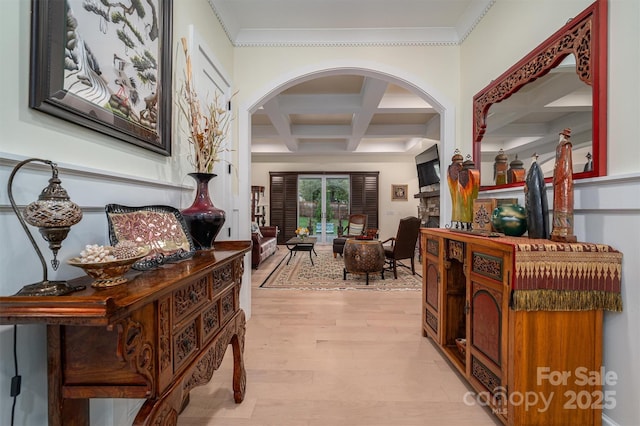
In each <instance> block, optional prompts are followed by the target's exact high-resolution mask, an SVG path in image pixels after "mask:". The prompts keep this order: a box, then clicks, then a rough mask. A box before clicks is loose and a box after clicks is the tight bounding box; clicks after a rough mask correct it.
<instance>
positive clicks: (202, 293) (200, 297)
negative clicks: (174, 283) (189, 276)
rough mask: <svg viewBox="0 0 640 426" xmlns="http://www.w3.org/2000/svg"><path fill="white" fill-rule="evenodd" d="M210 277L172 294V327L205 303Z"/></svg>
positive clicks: (207, 298) (207, 296)
mask: <svg viewBox="0 0 640 426" xmlns="http://www.w3.org/2000/svg"><path fill="white" fill-rule="evenodd" d="M210 280H211V275H205V276H203V277H201V278H200V279H198V280H197V281H194V282H192V283H190V284H188V285H186V286H184V287H182V288H180V289H178V290H176V291H174V292H173V297H172V299H173V325H174V327H175V326H176V325H177V324H178V323H180V321H182V320H183V319H185V318H186V317H188V316H189V315H190V314H191V313H192V312H194V311H195V310H196V309H197V308H199V307H200V306H202V305H203V304H205V303H207V302H208V301H209V300H210V297H209V291H208V290H209V282H210Z"/></svg>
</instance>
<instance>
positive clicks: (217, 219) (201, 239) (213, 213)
mask: <svg viewBox="0 0 640 426" xmlns="http://www.w3.org/2000/svg"><path fill="white" fill-rule="evenodd" d="M189 176H191V177H192V178H193V179H195V181H196V185H197V186H196V197H195V200H193V204H191V206H190V207H188V208H186V209H184V210H182V212H181V213H182V216H183V217H184V220H185V223H186V224H187V229H188V230H189V233H190V234H191V238H192V239H193V244H194V246H195V249H196V250H209V249H212V248H213V242H214V241H215V239H216V237H217V236H218V233H219V232H220V229H222V226H223V225H224V222H225V219H226V215H225V212H224V210H222V209H219V208H217V207H216V206H214V205H213V202H212V201H211V197H209V181H210V180H211V179H212V178H214V177H216V176H217V175H216V174H214V173H189Z"/></svg>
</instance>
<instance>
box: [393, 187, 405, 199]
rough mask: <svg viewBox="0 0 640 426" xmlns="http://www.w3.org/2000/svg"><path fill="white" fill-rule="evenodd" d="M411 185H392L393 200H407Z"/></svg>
mask: <svg viewBox="0 0 640 426" xmlns="http://www.w3.org/2000/svg"><path fill="white" fill-rule="evenodd" d="M408 190H409V185H391V201H407V200H408V197H407V191H408Z"/></svg>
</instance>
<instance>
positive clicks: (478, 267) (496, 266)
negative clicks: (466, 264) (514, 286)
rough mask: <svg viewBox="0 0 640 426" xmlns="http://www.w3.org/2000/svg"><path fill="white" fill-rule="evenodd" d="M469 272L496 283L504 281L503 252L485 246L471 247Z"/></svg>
mask: <svg viewBox="0 0 640 426" xmlns="http://www.w3.org/2000/svg"><path fill="white" fill-rule="evenodd" d="M470 251H471V272H472V273H473V274H478V275H481V276H483V277H485V278H488V279H490V280H492V281H494V282H496V283H500V284H501V283H503V282H505V279H504V277H505V273H506V272H505V271H506V265H505V261H506V260H508V259H505V254H504V253H502V252H499V251H494V250H490V249H487V248H482V249H479V248H478V247H475V246H472V247H471V250H470Z"/></svg>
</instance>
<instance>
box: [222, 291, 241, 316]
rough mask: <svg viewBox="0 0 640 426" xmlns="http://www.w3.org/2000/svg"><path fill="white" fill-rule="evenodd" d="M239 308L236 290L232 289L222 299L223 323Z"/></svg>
mask: <svg viewBox="0 0 640 426" xmlns="http://www.w3.org/2000/svg"><path fill="white" fill-rule="evenodd" d="M238 308H239V306H238V299H237V295H236V291H235V288H230V289H229V290H228V291H227V292H226V293H224V294H223V295H222V296H221V297H220V315H221V318H222V320H221V323H222V324H224V323H225V322H226V321H227V320H228V319H229V318H231V317H232V316H233V314H234V312H235V311H237V310H238Z"/></svg>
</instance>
